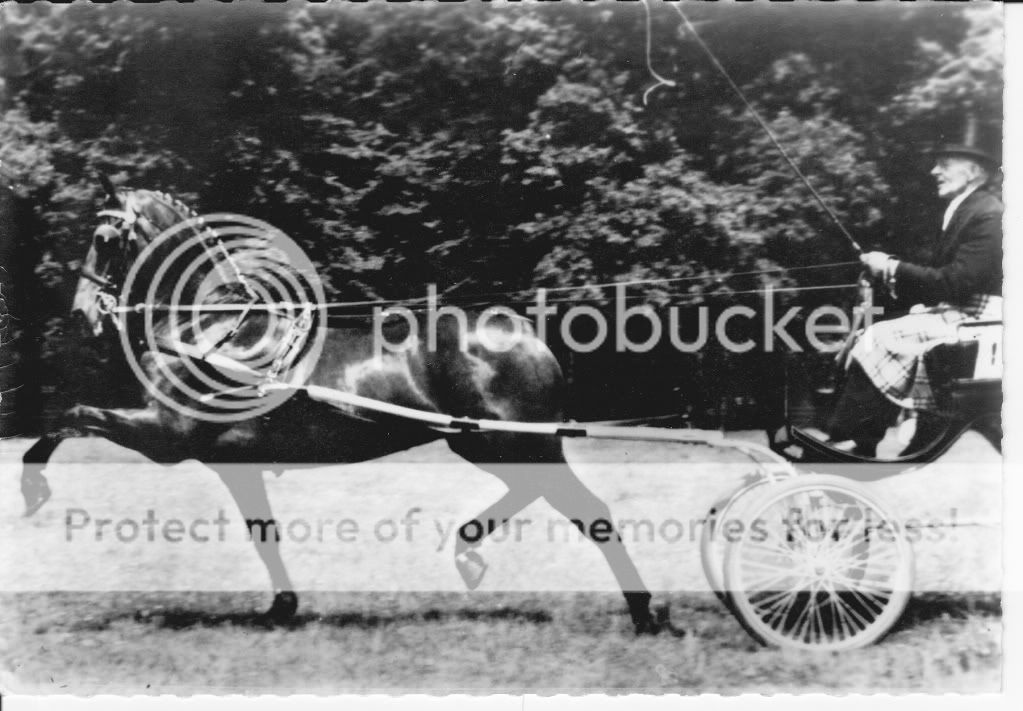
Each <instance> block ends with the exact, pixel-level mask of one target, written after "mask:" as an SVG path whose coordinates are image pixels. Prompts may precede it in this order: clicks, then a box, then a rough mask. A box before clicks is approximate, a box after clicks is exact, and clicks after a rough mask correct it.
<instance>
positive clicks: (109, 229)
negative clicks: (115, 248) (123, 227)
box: [92, 224, 121, 243]
mask: <svg viewBox="0 0 1023 711" xmlns="http://www.w3.org/2000/svg"><path fill="white" fill-rule="evenodd" d="M120 236H121V231H120V230H119V229H117V228H116V227H114V226H113V225H111V224H102V225H100V226H99V227H97V228H96V230H95V231H94V232H93V233H92V238H93V240H95V239H97V238H102V239H103V242H104V243H107V242H110V241H111V240H116V239H118V238H119V237H120Z"/></svg>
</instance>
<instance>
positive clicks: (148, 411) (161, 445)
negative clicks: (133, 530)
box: [21, 405, 187, 516]
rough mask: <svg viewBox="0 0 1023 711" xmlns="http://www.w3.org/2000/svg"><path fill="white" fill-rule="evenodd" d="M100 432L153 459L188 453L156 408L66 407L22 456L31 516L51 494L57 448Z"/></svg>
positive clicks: (24, 491)
mask: <svg viewBox="0 0 1023 711" xmlns="http://www.w3.org/2000/svg"><path fill="white" fill-rule="evenodd" d="M90 434H92V435H97V436H100V437H103V438H105V439H108V440H110V441H111V442H113V443H115V444H119V445H121V446H123V447H127V448H129V449H134V450H136V451H137V452H139V453H141V454H143V455H145V456H147V457H149V458H150V459H153V460H154V461H157V462H172V461H180V460H181V459H183V458H185V457H186V456H187V455H185V454H182V450H184V449H185V448H184V447H182V446H181V441H180V440H176V441H178V446H177V447H175V446H172V442H171V441H170V440H169V431H168V428H167V426H166V425H165V424H164V423H163V422H162V421H161V420H160V416H159V413H158V412H157V410H156V409H155V408H145V409H142V408H138V409H117V410H113V409H111V410H107V409H103V408H99V407H91V406H89V405H76V406H74V407H72V408H70V409H69V410H66V411H65V412H64V413H63V414H62V415H61V416H60V419H59V420H58V424H57V427H56V428H55V429H54V430H53V431H52V432H48V433H47V434H45V435H43V436H42V437H41V438H40V439H39V441H38V442H36V443H35V444H34V445H32V446H31V447H30V448H29V449H28V451H27V452H25V454H24V456H23V457H22V465H23V466H22V473H21V494H22V496H23V497H24V498H25V516H31V515H32V514H34V513H35V512H36V511H38V510H39V509H40V508H42V506H43V504H45V503H46V502H47V501H48V500H49V498H50V495H51V493H52V492H51V490H50V485H49V482H48V481H47V480H46V477H45V476H44V475H43V470H44V469H45V467H46V465H47V464H48V463H49V461H50V457H51V456H52V455H53V452H54V450H56V449H57V447H58V446H59V445H60V443H61V442H63V441H64V440H66V439H70V438H72V437H85V436H86V435H90Z"/></svg>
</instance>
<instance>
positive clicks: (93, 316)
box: [71, 175, 199, 336]
mask: <svg viewBox="0 0 1023 711" xmlns="http://www.w3.org/2000/svg"><path fill="white" fill-rule="evenodd" d="M100 182H101V184H102V186H103V189H104V192H105V193H106V201H105V203H104V205H103V208H102V209H101V210H100V211H99V213H98V217H99V218H100V222H99V224H98V225H97V226H96V228H95V229H94V230H93V233H92V239H91V241H90V243H89V250H88V252H87V253H86V255H85V259H84V260H83V262H82V268H81V272H80V274H81V276H80V278H79V280H78V285H77V287H76V289H75V295H74V300H73V303H72V307H71V312H72V316H73V317H78V318H81V319H82V320H83V321H84V325H85V326H86V328H87V330H88V332H89V333H91V334H92V335H94V336H101V335H103V334H104V333H108V332H110V331H111V330H112V329H113V327H114V326H115V325H118V324H120V323H122V322H123V320H119V319H118V314H117V313H116V311H117V307H118V306H123V305H125V302H126V301H127V302H129V303H134V301H135V298H134V297H135V296H137V295H138V294H137V292H138V291H139V289H138V288H135V289H132V290H131V291H132V292H135V293H125V280H126V278H127V275H128V274H129V272H130V271H131V270H132V268H133V267H135V268H136V272H137V273H136V277H135V279H134V280H133V282H134V283H135V284H136V285H140V286H141V285H145V284H146V283H147V281H148V279H149V278H150V277H151V276H152V274H153V273H155V270H156V268H157V267H158V265H159V263H160V262H161V260H162V259H163V258H165V257H166V256H167V254H168V253H169V252H170V251H171V250H172V249H173V247H174V246H175V244H176V243H175V242H173V241H166V244H160V246H159V248H158V249H150V250H147V247H149V246H150V245H153V244H154V242H156V241H157V238H158V237H159V236H160V235H161V234H162V233H164V232H165V231H166V230H169V229H170V228H172V227H174V226H175V225H178V224H180V223H182V222H184V221H186V220H189V219H193V218H196V217H197V216H196V213H195V212H194V211H192V210H191V209H190V208H188V207H187V206H186V205H184V204H183V203H182V202H181V201H180V200H177V199H176V198H173V197H171V196H170V195H167V194H166V193H162V192H157V191H151V190H118V189H116V188H115V187H114V185H113V184H112V183H111V182H110V179H109V178H107V177H106V176H104V175H101V176H100ZM198 231H199V228H193V229H191V230H187V231H186V232H188V233H189V235H194V234H196V233H197V232H198ZM143 253H145V254H146V264H144V265H141V269H139V265H136V262H137V260H138V259H139V258H140V256H141V255H142V254H143Z"/></svg>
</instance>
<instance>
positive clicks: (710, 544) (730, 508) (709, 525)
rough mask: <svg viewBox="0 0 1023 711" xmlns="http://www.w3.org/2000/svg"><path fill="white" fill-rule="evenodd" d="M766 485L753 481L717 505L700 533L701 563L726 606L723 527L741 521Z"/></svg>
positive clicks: (708, 581) (712, 507) (713, 587)
mask: <svg viewBox="0 0 1023 711" xmlns="http://www.w3.org/2000/svg"><path fill="white" fill-rule="evenodd" d="M765 483H766V482H765V481H754V482H751V483H749V484H746V485H744V486H743V487H741V488H740V489H738V490H736V491H735V492H734V493H732V495H731V496H729V497H728V498H725V499H720V500H718V501H716V502H714V505H713V506H711V508H710V511H708V513H707V518H706V521H705V523H704V525H703V528H702V530H701V531H700V563H701V564H702V565H703V574H704V577H706V579H707V583H708V584H709V585H710V588H711V590H713V591H714V593H715V594H716V595H717V596H718V598H719V599H721V600H722V601H724V602H726V604H727V602H728V601H727V597H728V592H727V590H726V585H725V556H726V554H727V550H728V545H729V542H728V541H727V540H726V539H725V538H724V536H723V535H722V534H721V531H720V530H719V524H720V523H722V522H726V521H733V520H736V519H737V518H741V516H742V510H743V509H744V508H745V507H746V506H747V505H748V504H749V503H750V501H751V499H755V498H756V497H755V494H754V493H753V492H755V491H759V490H760V487H761V486H763V485H764V484H765Z"/></svg>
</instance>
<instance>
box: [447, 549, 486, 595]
mask: <svg viewBox="0 0 1023 711" xmlns="http://www.w3.org/2000/svg"><path fill="white" fill-rule="evenodd" d="M455 567H456V568H458V574H459V575H461V576H462V581H463V582H465V587H467V588H469V589H470V590H475V589H476V588H478V587H479V586H480V583H481V582H482V581H483V575H484V573H486V572H487V568H488V567H489V566H488V565H487V564H486V561H484V560H483V556H481V555H480V554H479V553H477V552H476V551H463V552H462V553H459V554H458V555H456V556H455Z"/></svg>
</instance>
